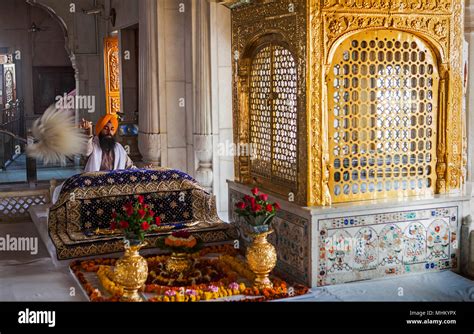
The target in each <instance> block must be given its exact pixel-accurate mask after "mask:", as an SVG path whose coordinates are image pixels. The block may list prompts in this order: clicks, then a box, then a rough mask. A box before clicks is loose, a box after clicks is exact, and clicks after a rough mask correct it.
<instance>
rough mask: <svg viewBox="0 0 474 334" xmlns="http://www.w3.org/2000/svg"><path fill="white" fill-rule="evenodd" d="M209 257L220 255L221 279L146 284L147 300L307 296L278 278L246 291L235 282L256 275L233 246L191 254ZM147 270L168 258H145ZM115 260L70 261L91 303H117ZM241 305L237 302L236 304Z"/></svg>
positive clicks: (303, 290) (255, 299) (302, 289)
mask: <svg viewBox="0 0 474 334" xmlns="http://www.w3.org/2000/svg"><path fill="white" fill-rule="evenodd" d="M208 254H222V255H220V256H219V258H218V259H219V260H218V261H215V266H216V268H217V269H218V270H219V271H220V272H222V273H223V276H224V278H222V279H220V280H218V281H216V282H210V283H209V284H198V285H195V284H194V285H193V284H191V285H187V286H182V287H170V286H165V285H158V284H146V285H145V287H144V289H143V291H145V292H146V293H156V294H157V296H155V297H152V298H150V299H149V301H151V302H197V301H201V300H213V299H217V298H224V297H230V296H236V295H245V296H252V297H253V298H246V299H244V300H241V301H245V302H249V301H251V302H259V301H267V300H274V299H280V298H288V297H293V296H299V295H303V294H306V293H307V292H308V290H309V289H308V287H306V286H303V285H299V284H296V285H294V286H292V287H291V289H290V288H288V286H287V284H286V283H285V282H284V281H283V280H281V279H277V278H273V279H272V282H273V288H271V289H262V290H259V289H256V288H254V287H247V286H246V285H245V283H243V282H237V280H238V278H239V277H243V278H244V279H246V280H247V281H250V282H252V281H253V279H254V277H255V275H254V273H253V272H252V271H251V270H250V269H249V268H248V266H247V264H246V263H245V262H244V261H242V260H240V259H239V258H237V257H235V255H237V254H238V250H236V249H235V248H234V247H232V245H228V244H226V245H218V246H209V247H205V248H203V249H201V250H200V251H199V252H197V253H194V254H190V257H192V258H193V259H198V258H201V257H203V256H205V255H208ZM145 258H146V260H147V263H148V265H149V266H150V267H152V266H156V265H157V264H159V263H163V262H165V261H166V259H167V258H168V256H167V255H156V256H148V257H145ZM116 261H117V259H112V258H107V259H95V260H85V261H79V260H76V261H73V262H72V263H71V265H70V267H71V270H72V271H73V273H74V274H75V275H76V277H77V279H78V280H79V282H80V283H81V284H82V286H83V287H84V289H85V291H86V293H87V294H88V295H89V298H90V300H91V301H94V302H96V301H99V302H103V301H110V302H112V301H119V300H120V296H121V295H122V293H123V288H122V287H120V286H118V285H117V284H115V283H114V282H113V281H112V280H111V279H110V278H109V277H111V276H110V274H111V271H112V268H111V266H113V265H115V262H116ZM84 272H88V273H93V272H96V273H97V276H98V278H99V281H100V283H101V284H102V286H103V287H104V288H105V289H106V290H107V291H108V292H109V293H110V294H111V295H112V297H104V296H103V295H102V294H101V292H100V291H99V290H98V289H96V288H94V287H93V286H92V284H90V283H89V282H88V281H87V279H86V277H85V276H84ZM239 301H240V300H239Z"/></svg>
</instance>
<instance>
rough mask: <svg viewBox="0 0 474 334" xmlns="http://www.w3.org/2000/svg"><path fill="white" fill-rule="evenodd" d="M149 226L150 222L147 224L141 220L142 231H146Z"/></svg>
mask: <svg viewBox="0 0 474 334" xmlns="http://www.w3.org/2000/svg"><path fill="white" fill-rule="evenodd" d="M149 228H150V224H148V222H143V223H142V230H143V231H146V230H148V229H149Z"/></svg>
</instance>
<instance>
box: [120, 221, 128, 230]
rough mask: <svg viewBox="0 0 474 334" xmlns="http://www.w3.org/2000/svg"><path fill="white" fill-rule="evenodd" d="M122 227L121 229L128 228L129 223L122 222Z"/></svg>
mask: <svg viewBox="0 0 474 334" xmlns="http://www.w3.org/2000/svg"><path fill="white" fill-rule="evenodd" d="M120 227H121V228H128V222H126V221H121V222H120Z"/></svg>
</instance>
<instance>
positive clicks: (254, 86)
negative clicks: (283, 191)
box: [249, 44, 297, 185]
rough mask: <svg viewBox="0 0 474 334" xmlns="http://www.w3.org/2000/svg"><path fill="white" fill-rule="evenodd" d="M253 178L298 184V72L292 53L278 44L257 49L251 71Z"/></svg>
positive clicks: (250, 100) (251, 168)
mask: <svg viewBox="0 0 474 334" xmlns="http://www.w3.org/2000/svg"><path fill="white" fill-rule="evenodd" d="M249 111H250V115H249V116H250V117H249V120H250V124H249V127H250V143H251V145H252V153H253V156H252V158H251V160H250V172H251V175H252V176H259V177H263V178H264V179H267V180H271V181H272V182H275V183H277V184H283V185H296V183H297V71H296V64H295V59H294V58H293V56H292V54H291V52H290V51H289V50H288V49H287V48H285V47H283V46H281V45H278V44H268V45H266V46H264V47H262V48H260V49H259V50H258V51H257V52H256V53H255V56H254V57H253V59H252V63H251V71H250V94H249Z"/></svg>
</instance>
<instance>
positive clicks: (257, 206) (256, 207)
mask: <svg viewBox="0 0 474 334" xmlns="http://www.w3.org/2000/svg"><path fill="white" fill-rule="evenodd" d="M252 209H253V211H255V212H257V211H260V210H262V206H261V205H260V204H257V205H255V206H254V207H253V208H252Z"/></svg>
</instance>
